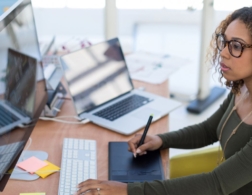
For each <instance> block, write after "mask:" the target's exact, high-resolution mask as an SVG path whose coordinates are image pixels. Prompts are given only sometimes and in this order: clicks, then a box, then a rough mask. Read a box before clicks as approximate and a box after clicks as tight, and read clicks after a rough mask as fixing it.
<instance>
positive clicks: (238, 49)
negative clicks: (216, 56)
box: [216, 34, 252, 58]
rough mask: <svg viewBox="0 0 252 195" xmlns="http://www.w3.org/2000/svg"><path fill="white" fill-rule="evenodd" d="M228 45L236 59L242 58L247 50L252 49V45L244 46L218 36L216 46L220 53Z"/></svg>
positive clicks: (221, 35) (220, 35)
mask: <svg viewBox="0 0 252 195" xmlns="http://www.w3.org/2000/svg"><path fill="white" fill-rule="evenodd" d="M227 44H228V51H229V53H230V54H231V55H232V56H233V57H235V58H239V57H241V55H242V52H243V50H244V49H245V48H252V45H248V44H244V43H241V42H239V41H237V40H231V41H227V40H225V37H224V35H223V34H217V35H216V45H217V48H218V50H219V51H222V50H223V49H224V48H225V47H226V45H227Z"/></svg>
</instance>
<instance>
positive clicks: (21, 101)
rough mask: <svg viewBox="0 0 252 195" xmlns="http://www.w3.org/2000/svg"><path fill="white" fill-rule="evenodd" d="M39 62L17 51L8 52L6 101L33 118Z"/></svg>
mask: <svg viewBox="0 0 252 195" xmlns="http://www.w3.org/2000/svg"><path fill="white" fill-rule="evenodd" d="M36 65H37V60H36V59H35V58H32V57H30V56H27V55H25V54H22V53H20V52H17V51H15V50H12V49H9V50H8V62H7V69H6V78H5V80H6V81H5V94H4V98H5V100H6V101H7V102H8V103H10V104H11V105H12V106H14V107H15V108H17V109H18V111H21V112H22V113H23V114H26V115H27V116H30V117H32V116H33V109H34V103H35V84H36Z"/></svg>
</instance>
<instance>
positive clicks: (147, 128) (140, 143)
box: [137, 114, 153, 148]
mask: <svg viewBox="0 0 252 195" xmlns="http://www.w3.org/2000/svg"><path fill="white" fill-rule="evenodd" d="M152 118H153V114H152V115H150V117H149V119H148V122H147V124H146V126H145V129H144V132H143V135H142V137H141V139H140V142H139V143H138V145H137V148H138V147H139V146H141V145H143V143H144V140H145V137H146V135H147V132H148V130H149V127H150V124H151V121H152Z"/></svg>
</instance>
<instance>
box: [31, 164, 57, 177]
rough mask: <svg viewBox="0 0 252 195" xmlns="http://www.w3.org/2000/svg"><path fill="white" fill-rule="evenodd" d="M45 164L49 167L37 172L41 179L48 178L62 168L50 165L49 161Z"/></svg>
mask: <svg viewBox="0 0 252 195" xmlns="http://www.w3.org/2000/svg"><path fill="white" fill-rule="evenodd" d="M45 162H46V163H47V166H45V167H43V168H41V169H39V170H37V171H36V172H35V173H36V174H37V175H39V176H40V177H42V178H46V177H47V176H48V175H51V174H52V173H54V172H57V171H59V170H60V168H59V167H58V166H56V165H54V164H52V163H50V162H49V161H47V160H45Z"/></svg>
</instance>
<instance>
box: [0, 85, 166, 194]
mask: <svg viewBox="0 0 252 195" xmlns="http://www.w3.org/2000/svg"><path fill="white" fill-rule="evenodd" d="M134 85H135V87H139V86H143V87H145V88H146V91H149V92H153V93H155V94H159V95H162V96H164V97H168V94H169V93H168V82H164V83H162V84H161V85H151V84H147V83H144V82H139V81H134ZM60 114H61V115H75V112H74V108H73V104H72V102H71V101H70V100H66V101H65V103H64V105H63V107H62V111H61V112H60ZM142 131H143V129H141V130H140V131H139V132H142ZM166 131H168V116H165V117H163V118H161V119H160V120H158V121H156V122H154V123H153V124H152V125H151V126H150V129H149V134H158V133H163V132H166ZM133 136H134V135H130V136H125V135H121V134H118V133H115V132H113V131H110V130H107V129H104V128H102V127H99V126H97V125H94V124H92V123H87V124H83V125H72V124H65V123H58V122H53V121H38V123H37V125H36V127H35V129H34V130H33V132H32V135H31V138H32V144H31V146H30V147H29V150H42V151H45V152H47V153H48V154H49V157H48V160H49V161H50V162H52V163H54V164H56V165H58V166H60V163H61V154H62V144H63V139H64V138H65V137H72V138H83V139H94V140H96V141H97V166H98V167H97V176H98V179H101V180H107V179H108V142H109V141H127V140H129V139H130V138H131V137H133ZM162 162H163V166H164V171H165V175H166V177H167V176H168V175H169V174H168V172H167V170H168V150H163V151H162ZM59 175H60V173H59V172H57V173H54V174H52V175H50V176H48V177H47V178H45V179H42V178H39V179H37V180H35V181H20V180H9V181H8V183H7V185H6V187H5V189H4V191H3V193H1V194H2V195H19V193H21V192H46V195H57V194H58V184H59Z"/></svg>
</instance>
